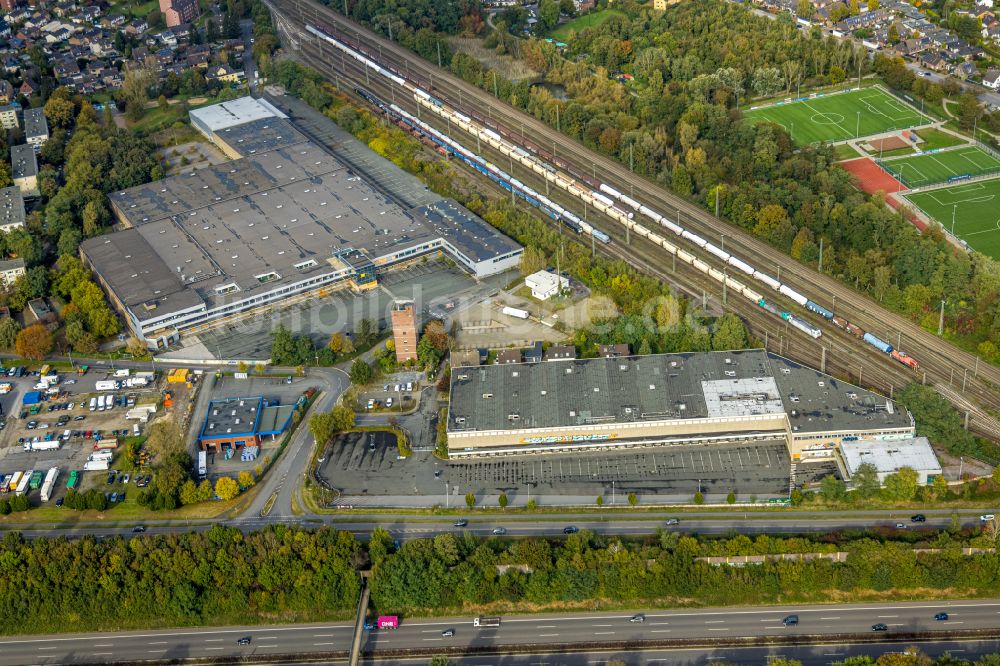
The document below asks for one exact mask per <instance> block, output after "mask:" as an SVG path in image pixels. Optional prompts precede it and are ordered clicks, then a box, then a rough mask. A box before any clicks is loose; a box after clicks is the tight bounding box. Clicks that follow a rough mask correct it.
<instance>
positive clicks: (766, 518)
mask: <svg viewBox="0 0 1000 666" xmlns="http://www.w3.org/2000/svg"><path fill="white" fill-rule="evenodd" d="M282 487H283V488H287V487H290V486H289V485H287V484H282ZM985 512H990V513H997V512H998V511H996V510H994V509H965V510H961V511H955V512H952V511H948V510H938V511H925V512H924V515H925V517H926V519H927V521H926V522H924V523H911V522H910V514H909V513H908V512H903V511H870V512H857V513H839V514H838V513H837V512H817V513H786V514H767V513H753V512H749V513H746V514H740V513H739V512H733V513H714V514H713V513H698V514H685V513H677V512H673V513H671V512H669V511H663V512H648V513H636V514H632V515H630V514H629V513H628V512H608V513H605V514H593V513H574V512H573V511H572V510H570V511H569V512H568V513H563V514H558V515H548V516H546V515H545V514H541V515H535V516H532V515H525V514H514V515H511V516H506V517H505V516H501V515H497V514H496V513H491V514H489V515H476V514H478V513H479V512H469V514H468V515H467V516H465V517H466V519H467V520H468V525H467V526H466V527H464V528H462V527H456V526H455V525H454V522H455V521H456V520H457V519H458V518H459V517H461V516H459V515H453V516H426V515H412V514H409V513H398V514H393V513H384V514H382V513H374V514H373V513H366V512H364V511H353V510H345V511H344V512H343V513H342V514H339V515H333V516H330V515H325V516H316V515H310V516H309V517H308V518H302V517H295V516H279V515H277V514H275V513H273V512H272V514H270V515H268V516H266V517H257V516H253V515H251V514H250V513H249V512H248V513H247V514H246V515H247V517H244V518H237V519H235V520H227V521H218V524H222V525H228V526H231V527H236V528H238V529H240V530H242V531H244V532H250V531H253V530H260V529H264V528H265V527H267V526H268V525H272V524H277V523H285V524H294V525H301V526H306V527H319V526H321V525H327V526H330V527H333V528H336V529H340V530H346V531H348V532H351V533H353V534H355V535H356V536H358V537H359V538H361V539H365V538H367V536H368V535H369V534H371V532H372V530H374V529H375V528H378V527H381V528H383V529H385V530H387V531H388V532H389V533H390V534H391V535H392V536H393V538H395V539H399V540H400V541H406V540H409V539H424V538H429V537H433V536H436V535H438V534H449V533H450V534H461V533H463V532H469V533H470V534H473V535H475V536H480V537H486V536H492V535H493V531H494V530H495V529H497V528H503V529H504V530H506V532H505V534H504V535H503V536H506V537H531V536H534V537H542V536H563V530H564V528H566V527H568V526H573V527H576V528H578V529H580V530H584V529H586V530H590V531H592V532H595V533H597V534H610V535H619V536H633V537H639V536H649V535H653V534H655V533H656V531H657V530H658V529H665V530H669V531H677V532H681V533H685V534H687V533H697V534H730V533H733V534H735V533H739V534H783V533H787V534H801V533H809V532H812V533H825V532H832V531H838V530H852V529H855V530H856V529H864V528H879V527H881V528H886V529H890V530H897V528H896V527H895V526H896V525H897V524H900V523H902V524H904V525H906V527H905V528H902V529H899V530H897V531H899V532H902V531H903V530H916V529H927V530H938V529H943V528H946V527H948V526H950V525H951V521H952V518H951V516H952V513H956V514H958V515H959V516H960V520H961V523H962V524H963V525H965V526H976V525H978V524H979V515H981V514H982V513H985ZM671 518H678V524H676V525H669V526H668V525H666V521H667V520H669V519H671ZM214 524H216V521H211V520H206V521H203V522H198V523H170V522H165V523H162V524H155V523H147V524H146V532H145V535H146V536H149V535H152V534H169V533H180V532H187V531H189V530H192V531H205V530H208V529H210V528H211V527H212V525H214ZM133 527H134V526H133V525H130V524H118V525H105V526H100V525H78V526H77V525H52V524H44V525H41V524H39V525H30V526H25V528H24V529H22V530H19V531H20V533H21V534H23V535H24V536H26V537H28V538H38V537H57V536H66V537H82V536H93V537H96V538H102V539H103V538H110V537H113V536H123V537H126V538H128V537H130V536H131V535H132V528H133Z"/></svg>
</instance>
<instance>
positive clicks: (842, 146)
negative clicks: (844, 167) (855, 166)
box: [833, 143, 860, 160]
mask: <svg viewBox="0 0 1000 666" xmlns="http://www.w3.org/2000/svg"><path fill="white" fill-rule="evenodd" d="M833 152H834V154H835V155H836V156H837V159H838V160H850V159H854V158H855V157H860V154H859V153H858V151H856V150H854V148H853V147H852V146H851V145H850V144H847V143H838V144H837V145H836V146H834V147H833Z"/></svg>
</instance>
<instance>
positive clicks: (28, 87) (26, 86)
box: [17, 78, 39, 97]
mask: <svg viewBox="0 0 1000 666" xmlns="http://www.w3.org/2000/svg"><path fill="white" fill-rule="evenodd" d="M38 90H39V88H38V84H37V83H35V82H34V81H32V80H31V79H29V78H25V79H24V81H23V82H22V83H21V87H20V88H18V89H17V93H18V94H19V95H24V96H25V97H31V96H32V95H34V94H35V93H37V92H38Z"/></svg>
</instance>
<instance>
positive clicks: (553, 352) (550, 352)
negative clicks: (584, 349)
mask: <svg viewBox="0 0 1000 666" xmlns="http://www.w3.org/2000/svg"><path fill="white" fill-rule="evenodd" d="M575 358H576V347H574V346H573V345H552V346H551V347H549V348H548V349H547V350H546V352H545V360H546V361H572V360H573V359H575Z"/></svg>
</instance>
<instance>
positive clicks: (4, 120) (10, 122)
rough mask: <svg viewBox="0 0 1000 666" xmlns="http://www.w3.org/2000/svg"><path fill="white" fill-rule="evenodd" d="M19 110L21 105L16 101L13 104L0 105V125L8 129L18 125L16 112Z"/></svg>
mask: <svg viewBox="0 0 1000 666" xmlns="http://www.w3.org/2000/svg"><path fill="white" fill-rule="evenodd" d="M20 110H21V106H20V105H19V104H17V103H16V102H15V103H14V104H4V105H3V106H0V127H3V128H4V129H7V130H10V129H15V128H17V127H18V126H19V123H18V121H17V112H18V111H20Z"/></svg>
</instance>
